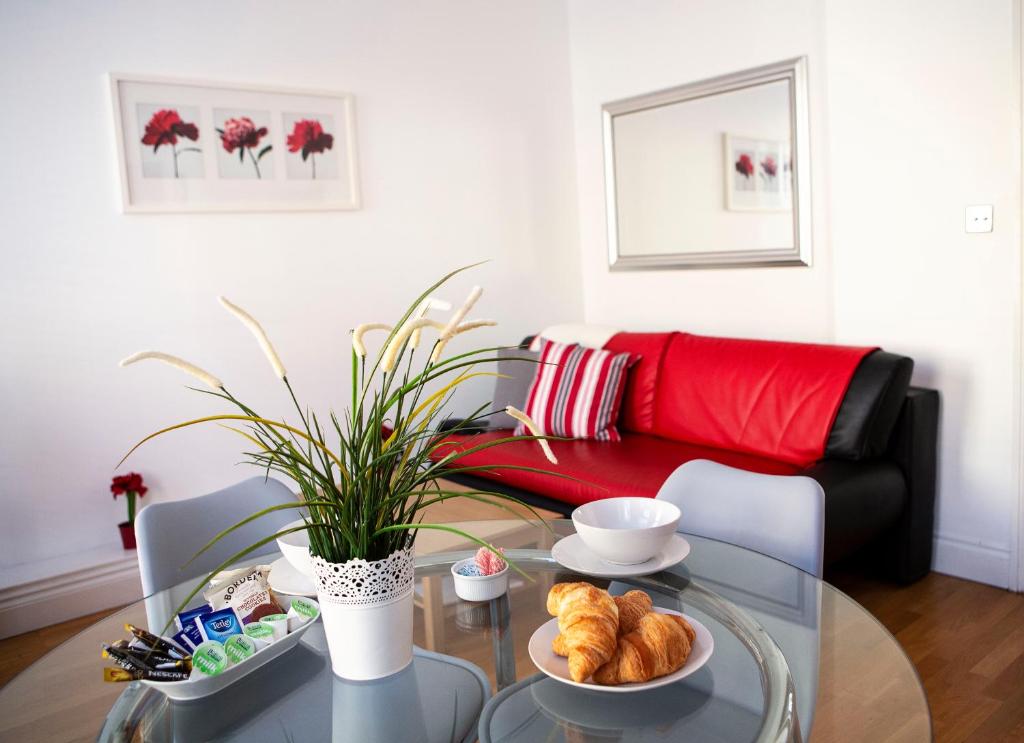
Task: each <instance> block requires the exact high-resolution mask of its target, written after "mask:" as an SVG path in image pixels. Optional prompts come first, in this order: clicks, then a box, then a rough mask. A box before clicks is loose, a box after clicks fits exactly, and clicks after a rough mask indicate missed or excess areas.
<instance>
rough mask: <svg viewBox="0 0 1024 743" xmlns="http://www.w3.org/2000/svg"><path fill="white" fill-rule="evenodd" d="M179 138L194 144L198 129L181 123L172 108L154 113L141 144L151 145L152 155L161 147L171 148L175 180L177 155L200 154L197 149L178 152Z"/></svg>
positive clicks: (191, 124)
mask: <svg viewBox="0 0 1024 743" xmlns="http://www.w3.org/2000/svg"><path fill="white" fill-rule="evenodd" d="M179 137H183V138H185V139H190V140H192V141H193V142H195V141H197V140H198V139H199V129H198V128H197V127H196V125H195V124H193V123H191V122H187V121H182V119H181V116H180V115H179V114H178V112H177V110H176V109H173V108H162V109H160V110H158V111H157V112H156V113H154V114H153V115H152V116H151V117H150V119H149V123H147V124H146V131H145V134H143V136H142V144H144V145H152V146H153V153H154V154H156V152H157V151H158V150H159V149H160V147H161V146H163V145H168V146H169V147H170V148H171V157H172V159H173V161H174V177H175V178H178V177H179V171H178V155H181V154H182V153H185V152H202V150H201V149H200V148H198V147H183V148H181V149H180V150H179V149H178V138H179Z"/></svg>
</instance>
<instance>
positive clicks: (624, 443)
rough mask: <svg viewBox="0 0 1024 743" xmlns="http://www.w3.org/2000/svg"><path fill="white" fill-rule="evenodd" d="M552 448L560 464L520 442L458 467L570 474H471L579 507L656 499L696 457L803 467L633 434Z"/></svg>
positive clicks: (782, 471)
mask: <svg viewBox="0 0 1024 743" xmlns="http://www.w3.org/2000/svg"><path fill="white" fill-rule="evenodd" d="M511 434H512V432H511V431H510V430H502V431H488V432H486V433H480V434H475V435H468V436H451V437H449V438H448V439H447V442H449V443H450V444H451V445H452V446H456V447H459V448H469V447H473V446H477V445H479V444H483V443H486V442H488V441H494V440H496V439H500V438H502V437H505V436H510V435H511ZM551 448H552V449H553V450H554V452H555V456H556V457H558V460H559V464H558V465H553V464H551V463H550V462H548V460H547V459H545V458H544V454H543V453H542V452H541V449H540V446H539V445H538V444H537V443H536V442H533V441H514V442H512V443H509V444H500V445H498V446H493V447H491V448H490V449H484V450H483V451H481V452H477V453H475V454H469V455H467V456H465V457H464V458H462V459H460V460H458V462H456V463H455V464H454V465H453V468H458V467H468V466H481V465H483V466H489V465H495V464H505V465H516V466H520V467H534V468H537V469H542V470H547V471H550V472H557V473H558V474H561V475H569V476H571V477H575V478H577V480H568V479H566V478H564V477H555V476H552V475H548V474H541V473H537V472H524V471H522V470H494V471H490V472H488V471H480V472H467V473H466V474H468V475H477V476H480V477H486V478H488V479H492V480H496V481H499V482H501V483H502V484H504V485H511V486H513V487H517V488H521V489H523V490H528V491H530V492H531V493H538V494H540V495H546V496H548V497H550V498H555V499H557V500H560V501H564V502H566V503H571V504H574V505H580V504H582V503H587V502H589V501H592V500H598V499H600V498H611V497H614V496H646V497H654V496H655V495H657V493H658V489H659V488H660V487H661V485H662V483H664V482H665V479H666V478H667V477H668V476H669V475H670V474H672V472H673V471H674V470H675V469H676V467H678V466H679V465H681V464H683V463H685V462H688V461H690V460H691V459H711V460H713V461H715V462H720V463H722V464H727V465H730V466H733V467H739V468H740V469H745V470H749V471H751V472H762V473H765V474H769V475H792V474H795V473H796V472H798V471H799V469H800V468H799V467H796V466H795V465H792V464H787V463H785V462H777V461H772V460H770V459H764V458H761V457H755V456H750V455H747V454H739V453H736V452H730V451H721V450H718V449H712V448H709V447H704V446H694V445H691V444H684V443H680V442H678V441H669V440H668V439H661V438H657V437H655V436H649V435H645V434H637V433H628V432H623V433H622V440H621V441H619V442H617V443H614V444H612V443H608V442H603V441H589V440H575V441H552V442H551ZM450 451H451V450H450V449H448V447H447V446H445V445H442V446H441V447H439V449H438V450H437V452H435V458H437V459H439V458H441V457H443V456H444V455H445V454H447V453H449V452H450Z"/></svg>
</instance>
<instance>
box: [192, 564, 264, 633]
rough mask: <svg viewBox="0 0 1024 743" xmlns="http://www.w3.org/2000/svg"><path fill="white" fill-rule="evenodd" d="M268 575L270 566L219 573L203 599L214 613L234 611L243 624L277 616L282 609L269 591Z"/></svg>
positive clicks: (255, 566) (256, 566)
mask: <svg viewBox="0 0 1024 743" xmlns="http://www.w3.org/2000/svg"><path fill="white" fill-rule="evenodd" d="M269 575H270V566H269V565H254V566H252V567H250V568H242V569H240V570H232V571H229V572H225V573H220V574H218V575H217V576H216V577H215V578H214V581H211V585H210V588H209V589H207V590H206V591H205V592H204V593H203V597H204V598H205V599H206V600H207V601H208V602H209V604H210V607H211V608H212V609H213V610H214V611H217V610H218V609H226V608H228V607H230V608H232V609H234V610H235V613H236V614H238V617H239V619H241V620H242V622H243V623H249V622H255V621H258V620H260V619H262V618H263V617H264V616H266V615H267V614H280V613H281V612H283V611H284V609H282V608H281V605H280V604H279V603H277V600H276V599H275V598H274V595H273V594H272V593H271V591H270V583H269V581H268V576H269Z"/></svg>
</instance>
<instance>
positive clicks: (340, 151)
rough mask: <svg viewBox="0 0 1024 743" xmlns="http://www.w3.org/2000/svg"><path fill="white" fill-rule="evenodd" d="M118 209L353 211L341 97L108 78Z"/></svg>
mask: <svg viewBox="0 0 1024 743" xmlns="http://www.w3.org/2000/svg"><path fill="white" fill-rule="evenodd" d="M110 90H111V96H112V101H113V108H114V132H115V136H116V139H117V142H116V148H117V154H118V161H119V162H118V165H119V168H118V170H119V172H120V175H121V203H122V206H123V209H124V211H125V212H208V211H299V210H331V209H358V208H359V179H358V168H357V165H356V137H355V110H354V106H355V102H354V100H353V97H352V96H351V95H349V94H348V93H337V92H328V91H314V90H302V89H290V88H270V87H263V86H257V85H239V84H236V83H213V82H203V81H197V80H176V79H169V78H152V77H146V78H143V77H133V76H128V75H117V74H112V75H111V76H110Z"/></svg>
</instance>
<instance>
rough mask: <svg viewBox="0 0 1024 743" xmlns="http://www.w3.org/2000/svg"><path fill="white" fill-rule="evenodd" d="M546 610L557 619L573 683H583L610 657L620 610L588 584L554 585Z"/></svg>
mask: <svg viewBox="0 0 1024 743" xmlns="http://www.w3.org/2000/svg"><path fill="white" fill-rule="evenodd" d="M547 609H548V613H549V614H552V615H554V616H557V617H558V629H559V631H560V632H561V633H562V640H563V646H564V647H563V649H564V650H565V653H564V654H565V655H567V656H568V658H569V676H570V677H571V678H572V680H573V681H583V680H585V679H586V678H588V677H589V676H590V675H591V674H593V673H594V671H595V670H597V668H598V667H599V666H601V665H603V664H604V663H606V662H607V661H608V659H609V658H611V657H612V654H613V653H614V652H615V648H616V643H617V636H618V629H619V609H618V607H617V606H616V605H615V602H614V601H613V600H612V597H611V596H609V595H608V594H607V593H606V592H605V591H602V590H601V589H600V588H595V587H594V586H592V585H590V584H589V583H556V584H555V585H553V586H552V587H551V590H550V591H549V592H548V601H547Z"/></svg>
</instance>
